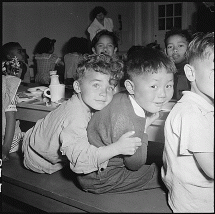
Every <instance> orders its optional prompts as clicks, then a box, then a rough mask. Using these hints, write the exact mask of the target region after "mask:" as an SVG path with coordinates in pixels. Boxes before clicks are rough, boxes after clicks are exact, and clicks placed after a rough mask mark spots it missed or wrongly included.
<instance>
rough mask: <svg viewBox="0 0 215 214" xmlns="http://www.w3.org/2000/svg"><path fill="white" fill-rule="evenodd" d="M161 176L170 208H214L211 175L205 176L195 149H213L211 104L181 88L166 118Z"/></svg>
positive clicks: (196, 210) (199, 209)
mask: <svg viewBox="0 0 215 214" xmlns="http://www.w3.org/2000/svg"><path fill="white" fill-rule="evenodd" d="M164 131H165V147H164V153H163V162H164V165H163V167H162V170H161V175H162V179H163V181H164V183H165V185H166V186H167V188H168V191H169V192H168V203H169V205H170V207H171V208H172V210H173V212H185V213H186V212H200V213H202V212H214V179H209V178H207V177H206V175H205V174H204V172H203V171H202V170H201V169H200V167H199V165H198V163H197V162H196V160H195V158H194V155H193V154H194V153H195V152H201V153H214V106H212V105H211V104H209V103H208V102H207V101H206V100H205V99H203V98H202V97H201V96H199V95H198V94H196V93H193V92H191V91H184V92H183V96H182V98H181V99H180V100H179V101H178V102H177V103H176V104H175V106H174V107H173V109H172V110H171V112H170V114H169V115H168V117H167V119H166V122H165V128H164Z"/></svg>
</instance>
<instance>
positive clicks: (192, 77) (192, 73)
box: [184, 64, 196, 82]
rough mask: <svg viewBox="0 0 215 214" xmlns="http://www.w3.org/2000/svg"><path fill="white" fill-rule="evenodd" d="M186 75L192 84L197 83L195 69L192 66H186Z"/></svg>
mask: <svg viewBox="0 0 215 214" xmlns="http://www.w3.org/2000/svg"><path fill="white" fill-rule="evenodd" d="M184 73H185V75H186V77H187V79H188V80H189V81H190V82H193V81H195V79H196V75H195V69H194V67H193V66H192V65H190V64H186V65H185V66H184Z"/></svg>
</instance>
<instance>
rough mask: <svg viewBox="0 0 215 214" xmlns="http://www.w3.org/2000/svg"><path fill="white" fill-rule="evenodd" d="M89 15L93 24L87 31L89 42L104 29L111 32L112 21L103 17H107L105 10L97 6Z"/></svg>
mask: <svg viewBox="0 0 215 214" xmlns="http://www.w3.org/2000/svg"><path fill="white" fill-rule="evenodd" d="M91 15H92V20H93V22H92V23H91V25H90V26H89V27H88V29H87V31H88V32H89V34H90V40H91V41H92V40H93V38H94V36H95V35H96V34H97V33H98V32H99V31H100V30H104V29H106V30H108V31H111V32H113V27H114V26H113V20H112V19H111V18H106V17H105V16H106V15H107V11H106V10H105V8H103V7H100V6H97V7H95V8H94V9H93V10H92V12H91Z"/></svg>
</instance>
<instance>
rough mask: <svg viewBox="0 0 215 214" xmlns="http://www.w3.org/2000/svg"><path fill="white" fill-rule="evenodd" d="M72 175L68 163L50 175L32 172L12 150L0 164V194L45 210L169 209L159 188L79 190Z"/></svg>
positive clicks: (145, 211) (128, 210)
mask: <svg viewBox="0 0 215 214" xmlns="http://www.w3.org/2000/svg"><path fill="white" fill-rule="evenodd" d="M75 178H76V177H75V174H74V173H73V172H72V171H71V170H70V169H69V166H68V167H65V168H64V169H62V170H60V171H58V172H56V173H53V174H51V175H48V174H38V173H35V172H32V171H30V170H27V169H26V168H25V167H24V166H23V164H22V157H21V155H20V154H18V153H12V154H11V155H10V160H9V161H6V162H4V163H3V166H2V194H3V196H4V195H5V196H9V197H11V198H13V199H16V200H18V201H21V202H24V203H26V204H29V205H31V206H33V207H36V208H39V209H40V210H43V211H46V212H70V213H71V212H93V213H95V212H117V213H118V212H135V213H136V212H141V213H152V212H155V213H171V210H170V208H169V207H168V204H167V195H166V193H165V191H164V190H163V189H161V188H156V189H152V190H144V191H140V192H134V193H126V194H116V193H114V194H113V193H108V194H101V195H96V194H92V193H88V192H84V191H82V190H81V189H80V188H79V187H78V184H77V182H76V179H75Z"/></svg>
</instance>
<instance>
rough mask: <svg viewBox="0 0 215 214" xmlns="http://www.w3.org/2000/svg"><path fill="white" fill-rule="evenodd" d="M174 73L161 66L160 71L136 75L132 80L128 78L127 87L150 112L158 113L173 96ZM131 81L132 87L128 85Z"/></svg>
mask: <svg viewBox="0 0 215 214" xmlns="http://www.w3.org/2000/svg"><path fill="white" fill-rule="evenodd" d="M173 76H174V75H173V73H167V71H166V69H165V68H160V69H159V70H158V73H144V74H141V75H138V76H135V77H134V78H133V80H132V81H130V80H126V81H125V87H126V89H127V90H128V92H129V93H130V94H132V97H133V98H134V99H135V100H136V102H137V103H138V104H139V105H140V106H141V107H142V108H143V109H144V110H145V111H148V112H150V113H156V112H158V111H160V110H161V108H162V106H163V105H164V104H166V103H167V102H169V100H170V99H171V98H172V96H173V84H174V83H173ZM127 81H130V84H131V85H130V89H131V88H132V89H131V90H130V89H128V86H129V84H128V85H126V84H127V83H126V82H127Z"/></svg>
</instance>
